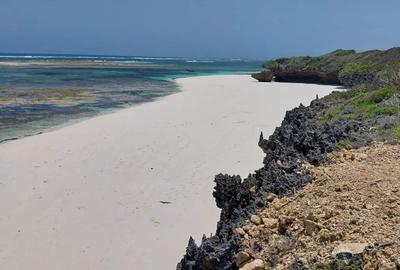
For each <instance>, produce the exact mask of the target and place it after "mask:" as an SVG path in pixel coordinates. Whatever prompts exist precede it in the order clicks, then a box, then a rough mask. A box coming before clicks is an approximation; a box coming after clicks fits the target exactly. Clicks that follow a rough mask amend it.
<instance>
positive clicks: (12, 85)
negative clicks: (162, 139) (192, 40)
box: [0, 54, 261, 142]
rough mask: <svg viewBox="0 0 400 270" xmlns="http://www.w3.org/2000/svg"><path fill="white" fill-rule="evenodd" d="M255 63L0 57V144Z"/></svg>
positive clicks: (255, 63) (250, 68)
mask: <svg viewBox="0 0 400 270" xmlns="http://www.w3.org/2000/svg"><path fill="white" fill-rule="evenodd" d="M260 65H261V62H258V61H245V60H237V59H235V60H212V59H211V60H209V59H188V58H187V59H186V58H162V57H161V58H154V57H126V56H82V55H73V56H71V55H6V54H3V55H2V54H0V142H2V141H6V140H9V139H13V138H20V137H24V136H28V135H32V134H37V133H40V132H43V131H46V130H48V129H50V128H53V127H56V126H59V125H63V124H66V123H68V122H70V121H74V120H77V119H82V118H87V117H92V116H94V115H97V114H99V113H103V112H107V111H110V110H115V109H118V108H123V107H127V106H131V105H133V104H138V103H142V102H149V101H152V100H154V99H157V98H159V97H162V96H165V95H168V94H171V93H175V92H176V91H179V89H178V87H177V85H176V83H175V82H174V80H173V79H175V78H179V77H188V76H198V75H209V74H232V73H251V72H254V71H257V70H258V69H259V67H260Z"/></svg>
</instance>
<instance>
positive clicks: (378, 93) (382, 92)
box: [364, 87, 396, 103]
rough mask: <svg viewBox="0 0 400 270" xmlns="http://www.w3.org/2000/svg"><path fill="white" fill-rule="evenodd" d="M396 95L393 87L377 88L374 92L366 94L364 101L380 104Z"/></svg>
mask: <svg viewBox="0 0 400 270" xmlns="http://www.w3.org/2000/svg"><path fill="white" fill-rule="evenodd" d="M395 93H396V89H394V88H393V87H385V88H379V89H376V90H374V91H371V92H368V93H367V94H366V95H365V98H364V99H365V101H367V102H372V103H379V102H382V101H383V100H384V99H385V98H388V97H391V96H393V95H394V94H395Z"/></svg>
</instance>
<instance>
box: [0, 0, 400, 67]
mask: <svg viewBox="0 0 400 270" xmlns="http://www.w3.org/2000/svg"><path fill="white" fill-rule="evenodd" d="M0 2H1V3H0V52H2V53H60V54H104V55H134V56H170V57H198V58H242V59H260V60H264V59H271V58H276V57H283V56H293V55H318V54H322V53H326V52H329V51H332V50H335V49H337V48H345V49H350V48H352V49H356V50H358V51H359V50H368V49H386V48H390V47H394V46H399V45H400V27H399V26H400V16H399V15H398V14H399V11H400V1H398V0H381V1H378V0H140V1H139V0H0Z"/></svg>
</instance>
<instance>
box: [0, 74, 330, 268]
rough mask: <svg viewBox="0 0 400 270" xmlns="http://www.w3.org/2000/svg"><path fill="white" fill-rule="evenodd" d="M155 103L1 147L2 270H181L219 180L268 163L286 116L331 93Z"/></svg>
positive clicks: (273, 87)
mask: <svg viewBox="0 0 400 270" xmlns="http://www.w3.org/2000/svg"><path fill="white" fill-rule="evenodd" d="M177 83H178V84H179V85H180V87H181V89H182V91H181V92H178V93H176V94H172V95H170V96H166V97H164V98H161V99H160V100H157V101H155V102H151V103H143V104H141V105H138V106H134V107H132V108H128V109H123V110H120V111H116V112H115V113H111V114H106V115H101V116H98V117H94V118H91V119H88V120H85V121H82V122H79V123H76V124H74V125H71V126H66V127H63V128H61V129H58V130H54V131H50V132H47V133H43V134H39V135H35V136H31V137H26V138H23V139H20V140H15V141H9V142H7V143H4V144H0V179H1V183H0V210H1V212H2V222H0V231H1V232H2V235H3V238H2V241H3V243H5V245H4V247H5V248H4V249H3V250H1V252H0V254H1V256H0V266H1V268H4V269H11V270H13V269H28V268H34V269H43V270H46V269H60V270H63V269H65V270H67V269H120V270H124V269H144V270H146V269H174V268H175V266H176V263H177V262H178V261H179V260H180V258H181V257H182V255H183V254H184V252H185V246H186V243H187V240H188V238H189V236H190V235H192V236H194V238H195V239H196V241H200V239H201V236H202V234H203V233H214V232H215V229H216V227H215V226H216V225H215V224H216V222H217V220H218V218H219V212H218V211H217V208H216V207H215V203H214V199H213V198H212V195H211V194H212V190H213V187H214V183H213V178H214V175H216V174H218V173H229V174H239V175H241V176H242V177H244V176H247V174H248V173H249V172H251V171H253V170H254V169H258V168H259V167H261V166H262V164H261V161H262V158H263V156H264V155H263V153H262V151H261V149H259V148H258V146H257V141H258V136H259V134H260V132H261V131H263V132H264V135H265V136H268V135H270V134H271V133H272V132H273V130H274V129H275V127H276V126H278V125H279V124H280V122H281V121H282V119H283V116H284V114H285V112H286V110H288V109H291V108H293V107H295V106H298V105H299V104H300V103H303V104H304V105H306V104H308V103H309V102H310V101H311V100H312V99H314V98H315V96H316V95H317V94H318V95H319V96H320V97H322V96H324V95H327V94H329V93H330V92H331V91H333V90H335V89H336V87H334V86H320V85H318V86H316V85H312V84H294V83H257V82H256V81H255V80H254V79H252V78H251V77H250V76H249V75H218V76H202V77H191V78H182V79H177Z"/></svg>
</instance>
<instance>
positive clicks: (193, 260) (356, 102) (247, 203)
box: [177, 51, 400, 270]
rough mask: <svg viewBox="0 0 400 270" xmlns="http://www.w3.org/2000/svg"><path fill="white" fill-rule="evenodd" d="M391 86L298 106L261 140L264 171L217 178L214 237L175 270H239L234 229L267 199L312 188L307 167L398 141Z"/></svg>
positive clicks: (396, 100) (399, 101)
mask: <svg viewBox="0 0 400 270" xmlns="http://www.w3.org/2000/svg"><path fill="white" fill-rule="evenodd" d="M337 53H338V52H337ZM341 53H342V54H345V55H346V54H353V52H348V51H347V52H341ZM306 81H308V79H307V80H306ZM391 85H392V86H391V88H383V89H381V88H379V89H375V88H373V89H372V90H359V89H353V90H351V91H347V92H336V93H333V94H331V95H329V96H327V97H325V98H323V99H318V98H317V99H316V100H314V101H313V102H312V103H311V105H310V106H308V107H305V106H302V105H300V106H299V107H298V108H295V109H293V110H291V111H288V112H287V113H286V116H285V118H284V120H283V122H282V124H281V126H280V127H278V128H277V129H276V130H275V132H274V133H273V134H272V135H271V136H270V137H269V138H268V139H265V138H264V137H263V134H261V136H260V140H259V142H258V144H259V146H260V147H261V148H262V149H263V151H264V152H265V154H266V156H265V159H264V166H263V167H262V168H261V169H259V170H257V171H256V173H255V174H250V175H249V176H248V177H247V178H246V179H243V180H242V179H241V178H240V177H239V176H230V175H217V176H216V177H215V183H216V186H215V191H214V193H213V195H214V197H215V200H216V204H217V207H219V208H220V209H221V216H220V221H219V222H218V226H217V231H216V234H215V235H214V236H212V237H209V238H206V237H204V238H203V240H202V242H201V243H200V245H199V246H198V245H196V243H194V241H193V239H190V240H189V244H188V247H187V252H186V255H185V256H184V257H183V259H182V260H181V262H180V263H179V264H178V266H177V269H181V270H194V269H207V270H216V269H219V270H220V269H226V270H227V269H238V268H239V267H238V265H237V263H236V260H237V257H238V252H239V250H240V239H239V238H238V236H237V233H234V231H235V229H236V228H238V227H241V225H243V223H244V222H245V220H247V219H249V218H250V216H251V215H252V214H253V213H255V212H256V211H258V210H259V209H262V208H264V207H266V206H267V205H268V198H267V197H268V194H270V193H273V194H276V195H277V196H279V197H281V196H285V195H290V194H292V193H293V192H294V191H296V190H298V189H301V188H302V187H303V186H305V185H306V184H307V183H309V182H310V180H311V176H310V175H309V174H308V173H307V171H305V170H304V168H303V164H304V163H310V164H312V165H315V166H319V165H321V164H323V163H324V162H325V161H326V159H327V154H328V153H330V152H332V151H334V150H337V149H341V148H345V147H349V146H352V147H360V146H364V145H367V144H369V143H370V142H371V141H372V140H373V139H376V140H378V139H386V140H394V141H396V140H398V139H400V91H399V89H398V88H397V86H393V84H391ZM372 126H373V127H375V128H374V129H372V128H371V127H372ZM397 132H398V133H399V134H398V135H397ZM255 269H257V268H255Z"/></svg>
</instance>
